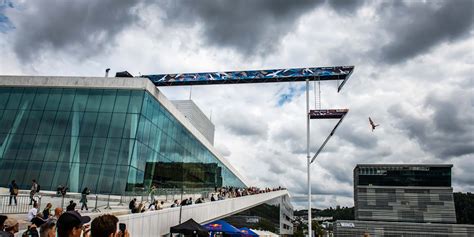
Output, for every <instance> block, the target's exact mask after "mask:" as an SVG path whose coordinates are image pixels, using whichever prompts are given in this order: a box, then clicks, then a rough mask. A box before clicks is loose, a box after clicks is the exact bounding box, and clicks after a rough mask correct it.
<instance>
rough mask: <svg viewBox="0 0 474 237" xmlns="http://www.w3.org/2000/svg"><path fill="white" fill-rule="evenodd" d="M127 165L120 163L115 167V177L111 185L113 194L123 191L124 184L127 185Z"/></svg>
mask: <svg viewBox="0 0 474 237" xmlns="http://www.w3.org/2000/svg"><path fill="white" fill-rule="evenodd" d="M127 177H128V166H125V165H120V166H117V168H116V169H115V178H114V186H113V191H112V192H113V194H123V193H125V186H126V185H127Z"/></svg>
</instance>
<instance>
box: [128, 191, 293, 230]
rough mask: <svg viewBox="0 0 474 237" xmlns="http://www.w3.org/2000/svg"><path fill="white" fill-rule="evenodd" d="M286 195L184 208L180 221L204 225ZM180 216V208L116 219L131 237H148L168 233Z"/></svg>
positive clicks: (238, 199) (269, 195) (255, 196)
mask: <svg viewBox="0 0 474 237" xmlns="http://www.w3.org/2000/svg"><path fill="white" fill-rule="evenodd" d="M287 195H288V191H286V190H281V191H275V192H269V193H263V194H257V195H250V196H245V197H240V198H230V199H226V200H221V201H216V202H207V203H203V204H197V205H196V204H194V205H190V206H184V207H182V214H181V222H184V221H187V220H188V219H190V218H193V219H194V220H195V221H196V222H198V223H200V224H205V223H208V222H211V221H214V220H218V219H221V218H224V217H226V216H230V215H232V214H235V213H238V212H241V211H243V210H246V209H249V208H252V207H254V206H257V205H259V204H262V203H265V202H267V201H269V200H272V199H275V198H279V197H284V196H287ZM179 217H180V208H167V209H163V210H160V211H154V212H145V213H142V214H129V215H123V216H119V220H120V222H121V223H125V224H127V229H128V230H129V232H130V234H131V236H142V237H147V236H158V235H165V234H167V233H169V230H170V227H172V226H175V225H178V224H179Z"/></svg>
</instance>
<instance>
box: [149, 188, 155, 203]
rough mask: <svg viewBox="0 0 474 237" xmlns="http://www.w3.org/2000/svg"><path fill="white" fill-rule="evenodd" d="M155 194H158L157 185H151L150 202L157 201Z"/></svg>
mask: <svg viewBox="0 0 474 237" xmlns="http://www.w3.org/2000/svg"><path fill="white" fill-rule="evenodd" d="M155 194H156V185H154V184H153V185H152V186H151V187H150V202H152V203H153V202H154V201H155Z"/></svg>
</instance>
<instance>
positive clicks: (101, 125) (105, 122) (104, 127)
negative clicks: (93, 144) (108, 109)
mask: <svg viewBox="0 0 474 237" xmlns="http://www.w3.org/2000/svg"><path fill="white" fill-rule="evenodd" d="M111 117H112V113H99V115H98V117H97V124H96V127H95V132H94V136H95V137H107V135H108V133H109V126H110V119H111Z"/></svg>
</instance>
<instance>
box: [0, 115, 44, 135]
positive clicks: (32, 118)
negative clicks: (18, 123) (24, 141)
mask: <svg viewBox="0 0 474 237" xmlns="http://www.w3.org/2000/svg"><path fill="white" fill-rule="evenodd" d="M42 117H43V111H42V110H41V111H35V110H33V111H30V113H29V116H28V122H27V124H26V127H25V130H24V131H23V132H24V133H26V134H36V133H38V130H39V126H40V122H41V118H42ZM0 129H1V127H0Z"/></svg>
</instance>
